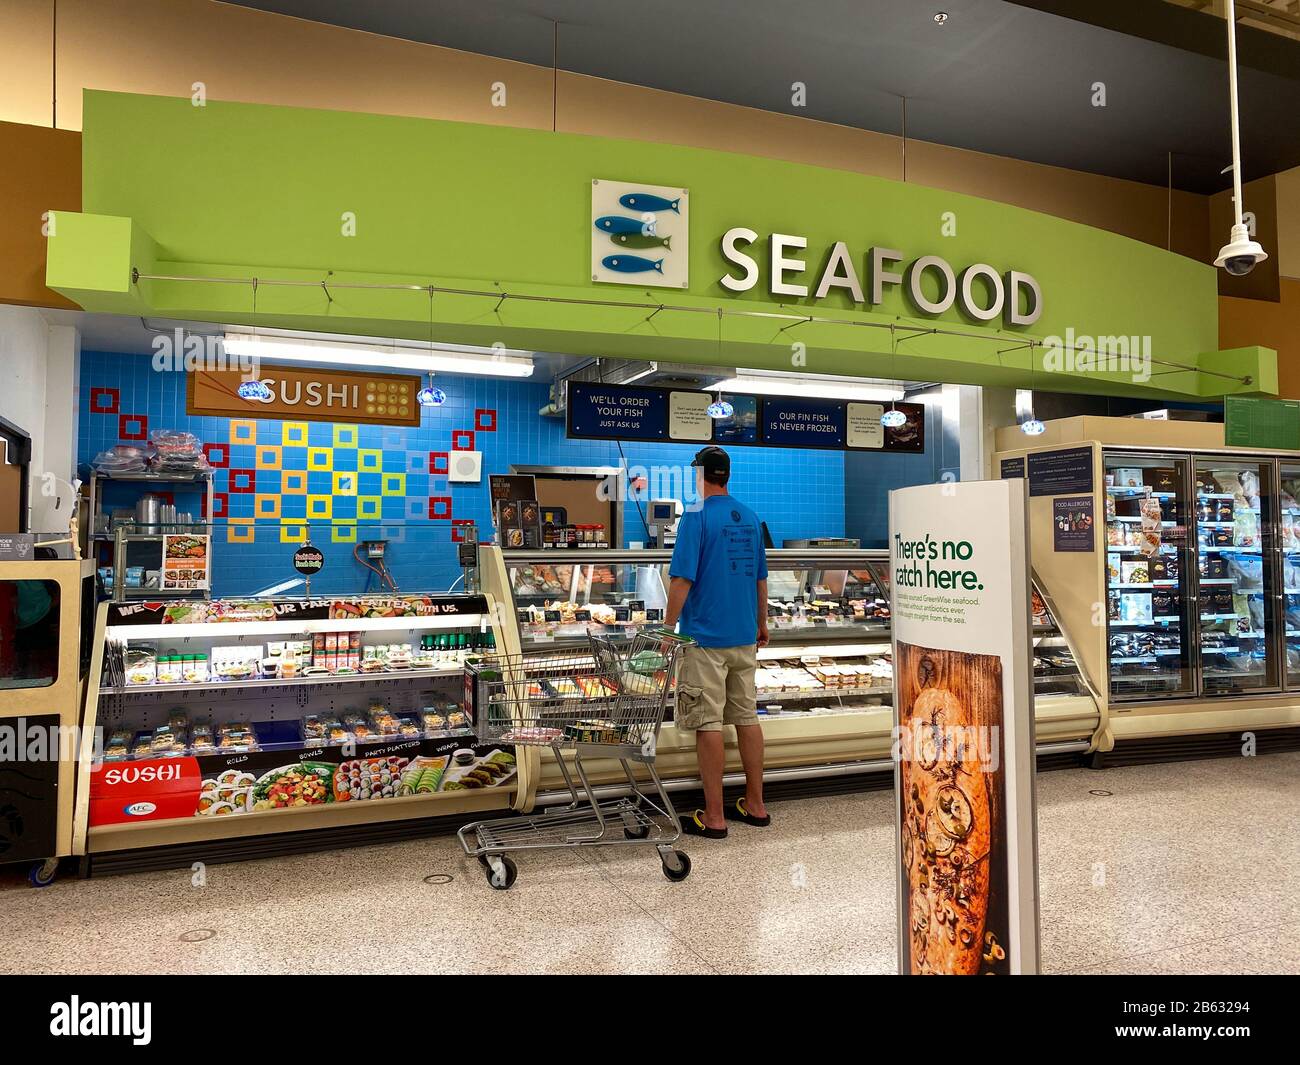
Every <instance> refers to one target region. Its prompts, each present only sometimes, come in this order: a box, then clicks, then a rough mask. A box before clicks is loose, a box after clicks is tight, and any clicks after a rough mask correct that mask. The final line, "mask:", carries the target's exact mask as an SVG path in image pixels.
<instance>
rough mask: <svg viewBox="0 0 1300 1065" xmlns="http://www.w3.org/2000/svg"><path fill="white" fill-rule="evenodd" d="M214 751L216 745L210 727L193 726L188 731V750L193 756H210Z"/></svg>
mask: <svg viewBox="0 0 1300 1065" xmlns="http://www.w3.org/2000/svg"><path fill="white" fill-rule="evenodd" d="M216 749H217V745H216V742H215V740H214V739H213V736H212V726H211V725H207V724H202V725H195V726H194V728H193V729H191V730H190V750H191V751H192V752H193V753H194V754H211V753H212V752H213V751H215V750H216Z"/></svg>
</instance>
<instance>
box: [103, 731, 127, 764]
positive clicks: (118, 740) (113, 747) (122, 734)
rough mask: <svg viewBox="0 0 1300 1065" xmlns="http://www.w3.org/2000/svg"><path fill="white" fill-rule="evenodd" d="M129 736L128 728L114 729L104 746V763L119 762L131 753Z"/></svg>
mask: <svg viewBox="0 0 1300 1065" xmlns="http://www.w3.org/2000/svg"><path fill="white" fill-rule="evenodd" d="M131 735H132V730H131V729H129V728H116V729H114V730H113V731H112V732H110V733H109V735H108V742H107V743H105V744H104V761H105V762H121V761H124V760H125V759H126V758H127V756H128V755H129V754H130V753H131Z"/></svg>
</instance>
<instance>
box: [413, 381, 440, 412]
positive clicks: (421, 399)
mask: <svg viewBox="0 0 1300 1065" xmlns="http://www.w3.org/2000/svg"><path fill="white" fill-rule="evenodd" d="M415 400H416V402H417V403H419V404H420V406H421V407H441V406H442V405H443V404H444V403H446V402H447V393H446V392H444V391H443V390H442V389H441V388H438V387H437V386H436V385H434V383H433V374H429V383H428V384H427V385H425V386H424V387H423V388H422V389H420V391H418V392H417V393H416V394H415Z"/></svg>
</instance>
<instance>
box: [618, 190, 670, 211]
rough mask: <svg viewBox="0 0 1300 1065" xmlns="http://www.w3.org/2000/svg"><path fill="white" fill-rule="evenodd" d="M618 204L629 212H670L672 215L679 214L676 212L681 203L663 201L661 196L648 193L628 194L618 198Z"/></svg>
mask: <svg viewBox="0 0 1300 1065" xmlns="http://www.w3.org/2000/svg"><path fill="white" fill-rule="evenodd" d="M618 202H619V203H621V204H622V205H623V206H624V207H626V208H627V209H628V210H629V211H672V212H673V214H681V211H679V210H677V205H678V204H679V203H681V202H682V201H681V200H680V199H676V200H665V199H664V198H663V197H662V196H655V195H653V194H651V193H649V192H629V193H628V194H627V195H626V196H620V197H619V198H618Z"/></svg>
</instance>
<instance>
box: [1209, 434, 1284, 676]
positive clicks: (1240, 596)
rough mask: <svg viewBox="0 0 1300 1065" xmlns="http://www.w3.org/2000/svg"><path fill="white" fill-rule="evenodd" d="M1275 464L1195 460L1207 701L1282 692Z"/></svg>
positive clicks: (1213, 459)
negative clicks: (1275, 551)
mask: <svg viewBox="0 0 1300 1065" xmlns="http://www.w3.org/2000/svg"><path fill="white" fill-rule="evenodd" d="M1273 465H1274V464H1273V461H1272V460H1268V461H1261V460H1258V459H1233V458H1228V457H1226V456H1212V457H1209V456H1207V457H1198V458H1197V459H1196V460H1195V472H1196V552H1197V574H1198V577H1199V584H1200V594H1199V596H1198V602H1197V606H1198V611H1199V614H1200V647H1201V684H1202V688H1203V690H1204V692H1205V693H1206V694H1207V695H1215V694H1239V693H1243V692H1249V691H1267V690H1270V689H1271V690H1277V688H1278V686H1279V683H1280V680H1279V669H1278V656H1279V654H1280V646H1281V645H1280V643H1279V641H1278V639H1277V632H1276V629H1277V620H1278V619H1277V610H1276V609H1275V604H1276V602H1277V599H1278V596H1277V594H1276V592H1275V590H1274V589H1275V584H1274V582H1275V577H1276V574H1275V568H1276V567H1275V566H1274V565H1273V564H1272V563H1273V561H1274V560H1273V527H1274V524H1275V522H1276V513H1275V512H1276V509H1277V496H1276V494H1275V493H1274V491H1273V477H1274V469H1273Z"/></svg>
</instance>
